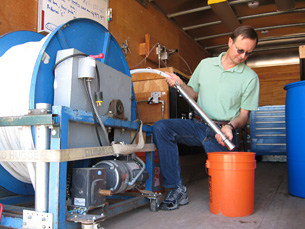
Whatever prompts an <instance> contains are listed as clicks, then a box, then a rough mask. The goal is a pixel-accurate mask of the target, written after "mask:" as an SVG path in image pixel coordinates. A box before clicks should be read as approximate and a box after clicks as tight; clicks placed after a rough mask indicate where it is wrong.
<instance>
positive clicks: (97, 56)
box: [89, 53, 105, 59]
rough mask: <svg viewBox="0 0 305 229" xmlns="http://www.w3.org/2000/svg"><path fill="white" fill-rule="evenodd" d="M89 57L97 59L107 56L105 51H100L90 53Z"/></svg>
mask: <svg viewBox="0 0 305 229" xmlns="http://www.w3.org/2000/svg"><path fill="white" fill-rule="evenodd" d="M89 57H91V58H95V59H97V58H99V59H103V58H104V57H105V55H104V53H100V54H98V55H89Z"/></svg>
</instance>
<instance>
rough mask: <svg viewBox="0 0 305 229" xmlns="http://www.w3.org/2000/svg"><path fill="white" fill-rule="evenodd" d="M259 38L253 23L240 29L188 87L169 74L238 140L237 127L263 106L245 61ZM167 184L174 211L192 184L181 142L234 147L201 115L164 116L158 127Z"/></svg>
mask: <svg viewBox="0 0 305 229" xmlns="http://www.w3.org/2000/svg"><path fill="white" fill-rule="evenodd" d="M257 42H258V36H257V34H256V32H255V31H254V29H253V28H252V27H250V26H241V27H239V28H237V29H236V30H235V31H234V32H233V33H232V35H231V37H230V38H229V41H228V50H227V52H224V53H221V54H220V55H219V56H218V57H213V58H206V59H204V60H202V61H201V62H200V63H199V65H198V66H197V68H196V69H195V71H194V73H193V75H192V77H191V79H190V80H189V82H188V84H187V85H186V84H185V83H184V82H183V81H182V80H181V79H180V78H179V77H178V76H176V75H175V74H172V73H168V74H169V75H170V76H171V77H167V78H166V81H167V83H168V84H169V86H171V87H173V86H174V84H175V82H177V83H178V84H179V85H180V86H181V87H182V88H183V89H184V90H185V91H186V92H187V93H188V94H189V95H190V96H191V97H192V98H194V100H195V101H197V103H198V105H199V106H200V107H201V108H202V110H203V111H204V112H205V113H206V114H207V116H208V117H209V118H210V119H212V120H214V122H215V124H216V125H218V127H219V128H220V129H221V131H222V132H223V133H224V134H225V136H226V137H227V138H228V139H229V140H231V141H233V143H235V144H236V133H235V130H236V129H238V128H241V127H243V126H245V125H246V123H247V121H248V117H249V113H250V111H251V110H257V108H258V97H259V80H258V77H257V74H256V73H255V72H254V71H253V70H251V69H250V68H249V67H248V66H246V64H245V63H244V62H245V61H246V60H247V58H248V57H249V56H250V55H251V54H252V51H253V49H254V48H255V46H256V44H257ZM153 136H154V142H155V144H156V147H157V150H158V155H159V160H160V168H161V173H162V175H163V177H164V183H163V186H164V187H165V188H170V189H171V190H170V191H169V193H168V195H167V196H166V198H165V199H164V201H163V202H162V203H161V204H160V209H161V210H173V209H177V208H178V206H181V205H186V204H188V196H187V190H186V187H185V186H184V185H183V183H182V178H181V168H180V161H179V152H178V146H177V144H178V143H181V144H185V145H188V146H200V145H202V146H203V147H204V149H205V152H222V151H228V149H227V148H226V146H225V144H224V142H223V140H222V138H221V136H220V135H219V134H216V135H215V133H214V131H213V130H212V129H211V127H209V126H208V125H207V123H205V121H204V120H200V118H199V117H196V118H195V119H193V120H190V119H186V120H184V119H167V120H159V121H158V122H156V123H155V124H154V126H153Z"/></svg>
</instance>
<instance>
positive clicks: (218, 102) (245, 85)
mask: <svg viewBox="0 0 305 229" xmlns="http://www.w3.org/2000/svg"><path fill="white" fill-rule="evenodd" d="M224 54H225V53H221V54H220V55H219V56H218V57H212V58H206V59H204V60H202V61H201V62H200V63H199V65H198V66H197V68H196V69H195V71H194V73H193V75H192V77H191V79H190V80H189V82H188V86H190V87H192V88H193V90H194V91H195V92H197V93H198V100H197V103H198V105H199V106H200V107H201V108H202V110H203V111H204V112H205V113H206V114H207V115H208V116H209V118H211V119H214V120H222V121H225V120H228V121H231V120H233V119H234V118H235V117H237V116H238V115H239V112H240V108H242V109H245V110H257V109H258V98H259V79H258V76H257V74H256V73H255V72H254V71H253V70H252V69H251V68H249V67H248V66H247V65H246V64H245V63H240V64H238V65H236V66H235V67H233V68H231V69H228V70H224V68H223V66H222V64H221V57H222V56H223V55H224Z"/></svg>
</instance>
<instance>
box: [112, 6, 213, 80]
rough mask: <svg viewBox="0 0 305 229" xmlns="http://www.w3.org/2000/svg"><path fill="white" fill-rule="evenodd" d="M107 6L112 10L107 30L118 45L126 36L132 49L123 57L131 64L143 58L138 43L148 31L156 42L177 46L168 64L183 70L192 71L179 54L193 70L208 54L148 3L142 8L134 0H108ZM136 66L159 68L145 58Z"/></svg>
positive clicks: (170, 46)
mask: <svg viewBox="0 0 305 229" xmlns="http://www.w3.org/2000/svg"><path fill="white" fill-rule="evenodd" d="M109 7H110V8H112V14H113V19H112V21H110V22H109V31H110V32H111V34H112V35H113V36H114V37H115V38H116V40H117V41H118V43H119V44H120V45H121V44H122V43H123V42H124V43H126V40H127V43H128V45H129V47H130V50H131V53H128V54H127V56H126V59H127V62H128V65H129V67H130V68H132V67H133V66H135V65H137V64H138V63H139V62H140V61H141V60H143V58H144V56H140V55H139V45H140V44H141V43H144V42H145V40H144V39H145V34H150V36H151V38H152V39H153V40H154V41H155V42H159V43H161V44H162V45H165V46H166V47H167V48H169V49H178V53H177V54H173V55H171V56H170V58H169V60H168V63H167V66H168V67H174V68H176V69H178V70H180V71H182V72H184V73H185V74H188V75H190V74H191V73H190V72H189V70H188V68H187V66H186V64H185V63H184V62H183V60H182V59H181V58H179V56H178V55H180V56H181V57H182V58H183V59H184V60H185V61H186V62H187V63H188V64H189V65H190V68H191V70H192V71H194V70H195V67H196V66H197V65H198V63H199V62H200V60H201V59H203V58H205V57H207V55H206V53H205V51H204V49H202V48H201V47H200V46H199V45H198V44H197V43H195V42H193V41H192V40H191V39H190V38H189V37H188V36H187V35H186V34H185V33H184V32H182V31H180V29H178V28H177V27H176V26H175V25H174V24H173V23H171V22H170V21H168V19H167V18H166V17H165V16H164V15H163V14H161V13H160V12H158V11H156V10H155V9H154V8H153V7H152V6H150V5H149V4H148V6H147V8H145V7H143V6H142V5H141V4H140V3H138V2H137V1H136V0H128V1H122V0H110V1H109ZM155 42H153V44H154V43H155ZM153 44H152V46H153ZM153 53H155V50H154V51H153ZM153 53H152V54H153ZM139 67H152V68H158V63H154V62H151V61H147V62H146V63H143V64H141V65H139V66H137V68H139ZM161 67H164V66H161Z"/></svg>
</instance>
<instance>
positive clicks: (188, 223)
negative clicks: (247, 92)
mask: <svg viewBox="0 0 305 229" xmlns="http://www.w3.org/2000/svg"><path fill="white" fill-rule="evenodd" d="M187 188H188V195H189V201H190V203H189V204H188V205H186V206H181V207H179V209H178V210H174V211H157V212H152V211H150V208H149V206H144V207H141V208H138V209H135V210H132V211H130V212H127V213H124V214H121V215H118V216H114V217H112V218H109V219H107V220H106V221H104V222H103V223H102V224H101V226H102V227H104V228H105V229H129V228H132V229H155V228H157V229H163V228H164V229H165V228H175V229H177V228H178V229H180V228H181V229H182V228H183V229H185V228H191V229H196V228H205V229H209V228H211V229H214V228H217V229H219V228H226V229H227V228H247V229H251V228H255V229H256V228H262V229H265V228H266V229H273V228H274V229H286V228H289V229H299V228H305V199H303V198H299V197H294V196H291V195H289V194H288V176H287V163H285V162H257V168H256V170H255V201H254V202H255V207H254V213H253V214H252V215H250V216H245V217H226V216H223V215H214V214H212V213H210V211H209V190H208V179H207V176H206V175H205V176H204V178H203V179H201V180H199V181H195V182H192V183H191V184H188V185H187Z"/></svg>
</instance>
